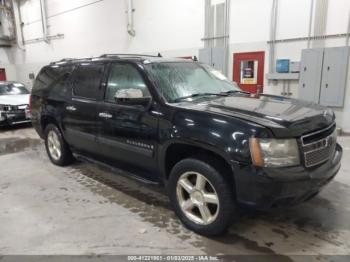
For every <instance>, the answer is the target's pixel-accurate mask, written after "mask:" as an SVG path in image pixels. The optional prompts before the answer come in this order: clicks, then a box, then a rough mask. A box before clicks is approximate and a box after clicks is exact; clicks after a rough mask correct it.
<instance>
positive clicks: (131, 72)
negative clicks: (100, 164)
mask: <svg viewBox="0 0 350 262" xmlns="http://www.w3.org/2000/svg"><path fill="white" fill-rule="evenodd" d="M116 94H125V95H126V96H125V97H126V98H125V99H133V98H136V97H137V98H136V99H135V100H137V99H142V98H146V99H149V98H150V96H151V95H150V92H149V89H148V87H147V84H146V82H145V79H144V78H143V77H142V75H141V72H140V71H139V70H138V69H137V68H136V66H135V65H134V64H129V63H122V62H120V63H112V64H111V65H110V69H109V76H108V81H107V84H106V91H105V97H104V101H103V102H102V103H101V104H100V105H99V107H98V110H97V111H98V115H97V116H98V119H99V123H100V124H99V126H100V132H99V136H98V143H99V146H100V147H101V149H102V150H101V152H103V154H104V155H105V157H106V160H108V159H109V160H112V161H111V162H112V163H114V162H115V160H117V161H118V162H119V163H118V166H120V164H122V163H126V164H129V165H126V166H125V167H128V169H130V167H135V168H141V169H144V170H156V168H157V162H156V154H155V152H156V146H157V143H156V141H157V130H158V118H157V117H156V116H154V115H152V114H150V111H151V110H150V109H149V108H148V106H147V105H142V104H138V103H137V102H135V103H130V104H128V103H125V102H124V103H122V102H121V101H119V100H118V99H117V96H116ZM118 101H119V102H118ZM130 164H132V165H130Z"/></svg>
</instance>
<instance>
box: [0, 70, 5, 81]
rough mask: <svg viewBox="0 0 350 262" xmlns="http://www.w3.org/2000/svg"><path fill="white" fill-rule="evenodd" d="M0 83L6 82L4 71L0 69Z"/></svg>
mask: <svg viewBox="0 0 350 262" xmlns="http://www.w3.org/2000/svg"><path fill="white" fill-rule="evenodd" d="M0 81H6V71H5V68H0Z"/></svg>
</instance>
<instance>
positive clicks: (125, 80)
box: [105, 64, 150, 103]
mask: <svg viewBox="0 0 350 262" xmlns="http://www.w3.org/2000/svg"><path fill="white" fill-rule="evenodd" d="M125 89H135V91H138V92H140V91H141V92H142V95H143V97H148V96H150V93H149V91H148V89H147V86H146V84H145V82H144V81H143V78H142V76H141V74H140V73H139V71H137V69H136V68H135V67H134V66H133V65H131V64H113V65H112V66H111V70H110V73H109V77H108V84H107V90H106V96H105V100H106V101H107V102H111V103H115V99H114V96H115V94H116V92H117V91H120V90H125Z"/></svg>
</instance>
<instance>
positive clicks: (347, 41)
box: [345, 11, 350, 46]
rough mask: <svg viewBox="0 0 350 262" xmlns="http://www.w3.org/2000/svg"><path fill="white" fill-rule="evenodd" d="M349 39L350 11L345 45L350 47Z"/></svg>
mask: <svg viewBox="0 0 350 262" xmlns="http://www.w3.org/2000/svg"><path fill="white" fill-rule="evenodd" d="M349 37H350V11H349V16H348V29H347V31H346V40H345V45H346V46H348V45H349Z"/></svg>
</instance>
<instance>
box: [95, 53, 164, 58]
mask: <svg viewBox="0 0 350 262" xmlns="http://www.w3.org/2000/svg"><path fill="white" fill-rule="evenodd" d="M121 56H129V57H162V55H161V54H160V53H158V55H142V54H103V55H101V56H100V58H108V57H121Z"/></svg>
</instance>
